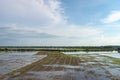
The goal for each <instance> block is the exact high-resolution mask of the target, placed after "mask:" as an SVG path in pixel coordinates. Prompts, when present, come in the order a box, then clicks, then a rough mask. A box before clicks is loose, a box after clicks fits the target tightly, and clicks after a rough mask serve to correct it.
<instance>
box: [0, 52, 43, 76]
mask: <svg viewBox="0 0 120 80" xmlns="http://www.w3.org/2000/svg"><path fill="white" fill-rule="evenodd" d="M35 53H36V52H17V51H12V52H1V53H0V74H1V75H2V74H6V73H8V72H10V71H12V70H15V69H19V68H21V67H23V66H25V65H28V64H31V63H32V62H35V61H37V60H39V59H42V58H44V57H45V55H34V54H35Z"/></svg>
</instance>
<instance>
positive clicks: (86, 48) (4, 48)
mask: <svg viewBox="0 0 120 80" xmlns="http://www.w3.org/2000/svg"><path fill="white" fill-rule="evenodd" d="M118 48H120V46H0V51H61V52H63V51H64V52H65V51H74V52H75V51H86V52H88V51H113V50H116V51H117V50H118Z"/></svg>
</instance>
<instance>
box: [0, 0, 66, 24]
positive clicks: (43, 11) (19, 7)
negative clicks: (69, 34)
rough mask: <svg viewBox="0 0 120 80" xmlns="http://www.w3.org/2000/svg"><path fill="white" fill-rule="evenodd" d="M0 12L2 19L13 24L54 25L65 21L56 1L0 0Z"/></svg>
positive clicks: (59, 3)
mask: <svg viewBox="0 0 120 80" xmlns="http://www.w3.org/2000/svg"><path fill="white" fill-rule="evenodd" d="M0 12H1V13H0V16H2V17H3V18H4V19H6V20H13V21H14V22H15V21H20V22H22V21H23V22H24V21H25V22H27V21H28V23H31V22H38V23H39V24H48V25H49V24H53V25H55V24H59V23H64V22H65V21H66V20H65V16H64V10H63V8H62V7H61V2H60V1H58V0H0Z"/></svg>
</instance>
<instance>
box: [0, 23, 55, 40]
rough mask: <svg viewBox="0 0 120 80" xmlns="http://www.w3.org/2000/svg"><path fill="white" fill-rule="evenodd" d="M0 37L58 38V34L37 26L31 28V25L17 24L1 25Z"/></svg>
mask: <svg viewBox="0 0 120 80" xmlns="http://www.w3.org/2000/svg"><path fill="white" fill-rule="evenodd" d="M0 32H1V33H0V36H1V37H0V39H2V38H6V39H20V38H24V39H25V38H37V39H39V38H47V39H48V38H56V37H57V36H55V35H52V34H48V33H44V32H42V31H41V30H37V29H35V28H32V29H31V28H29V27H20V26H17V25H15V24H13V25H9V26H5V27H0Z"/></svg>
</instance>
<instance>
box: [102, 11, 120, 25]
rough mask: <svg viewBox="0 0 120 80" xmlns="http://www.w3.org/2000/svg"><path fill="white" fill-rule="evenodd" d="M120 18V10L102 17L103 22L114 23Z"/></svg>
mask: <svg viewBox="0 0 120 80" xmlns="http://www.w3.org/2000/svg"><path fill="white" fill-rule="evenodd" d="M119 20H120V11H112V12H111V13H110V14H109V15H108V16H107V17H106V18H104V19H102V20H101V21H102V22H103V23H113V22H117V21H119Z"/></svg>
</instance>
